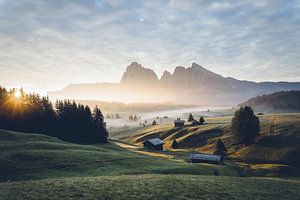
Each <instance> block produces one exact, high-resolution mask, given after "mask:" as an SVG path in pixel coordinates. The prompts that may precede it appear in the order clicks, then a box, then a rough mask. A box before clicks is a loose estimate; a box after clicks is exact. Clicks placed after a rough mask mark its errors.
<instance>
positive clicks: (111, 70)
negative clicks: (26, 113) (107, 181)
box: [0, 0, 300, 89]
mask: <svg viewBox="0 0 300 200" xmlns="http://www.w3.org/2000/svg"><path fill="white" fill-rule="evenodd" d="M0 9H1V12H0V47H1V48H0V59H1V63H0V69H1V72H0V78H1V81H2V84H6V85H18V84H27V85H30V86H31V87H41V88H43V89H52V88H62V87H63V86H64V85H67V84H69V83H74V82H118V81H119V79H120V77H121V75H122V73H123V71H124V70H125V67H126V66H127V65H128V64H129V63H130V62H132V61H138V62H140V63H142V64H143V65H145V66H147V67H151V68H153V69H154V70H155V71H156V72H157V73H158V74H159V75H160V74H162V73H163V71H164V70H169V71H173V69H174V67H175V66H177V65H183V66H189V65H190V64H191V62H192V61H195V62H198V63H199V64H201V65H203V66H204V67H207V68H208V69H211V70H213V71H215V72H218V73H220V74H222V75H224V76H232V77H235V78H240V79H247V80H256V81H265V80H270V81H271V80H273V81H279V80H290V81H300V79H299V77H300V56H299V53H298V52H300V41H299V38H300V26H299V25H300V16H299V13H300V12H299V11H300V6H299V1H295V0H291V1H289V3H287V2H286V1H284V0H278V1H250V0H248V1H240V2H237V1H222V2H220V1H198V0H189V1H179V0H170V1H125V0H106V1H104V0H74V1H67V0H52V1H46V0H41V1H30V0H22V1H21V0H15V1H3V0H2V1H1V0H0ZM262 72H263V73H262ZM261 74H264V76H262V75H261ZM11 77H14V78H11Z"/></svg>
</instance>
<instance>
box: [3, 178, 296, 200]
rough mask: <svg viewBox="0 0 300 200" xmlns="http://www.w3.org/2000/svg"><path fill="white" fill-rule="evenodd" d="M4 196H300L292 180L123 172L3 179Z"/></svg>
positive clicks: (138, 197)
mask: <svg viewBox="0 0 300 200" xmlns="http://www.w3.org/2000/svg"><path fill="white" fill-rule="evenodd" d="M0 198H1V199H32V200H39V199H65V200H67V199H170V200H171V199H172V200H173V199H254V198H255V199H295V200H296V199H299V198H300V182H299V181H292V180H279V179H265V178H239V177H226V176H218V177H217V176H195V175H160V174H155V175H154V174H150V175H122V176H102V177H101V176H99V177H76V178H59V179H44V180H39V181H21V182H8V183H0Z"/></svg>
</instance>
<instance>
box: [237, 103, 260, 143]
mask: <svg viewBox="0 0 300 200" xmlns="http://www.w3.org/2000/svg"><path fill="white" fill-rule="evenodd" d="M259 131H260V123H259V119H258V117H257V116H256V115H255V114H254V111H253V110H252V108H251V107H249V106H245V107H241V108H240V109H239V110H237V111H236V112H235V114H234V117H233V118H232V120H231V132H232V133H233V135H234V137H235V139H236V140H237V142H238V143H240V144H246V145H248V144H251V143H253V142H254V141H255V138H256V136H257V135H258V133H259Z"/></svg>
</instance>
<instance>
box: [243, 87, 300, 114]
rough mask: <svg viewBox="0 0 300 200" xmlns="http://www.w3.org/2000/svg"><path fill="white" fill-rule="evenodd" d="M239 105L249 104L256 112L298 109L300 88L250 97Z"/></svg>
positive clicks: (299, 109) (299, 107)
mask: <svg viewBox="0 0 300 200" xmlns="http://www.w3.org/2000/svg"><path fill="white" fill-rule="evenodd" d="M239 106H251V107H252V108H254V109H255V111H257V112H266V111H276V110H277V111H282V110H285V111H288V110H291V111H300V90H291V91H281V92H275V93H272V94H265V95H262V96H257V97H255V98H251V99H249V100H247V101H245V102H244V103H241V104H239Z"/></svg>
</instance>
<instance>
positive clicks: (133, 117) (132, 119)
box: [128, 115, 140, 122]
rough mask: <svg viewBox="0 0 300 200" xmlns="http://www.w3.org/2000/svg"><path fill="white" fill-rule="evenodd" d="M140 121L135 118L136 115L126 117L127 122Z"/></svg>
mask: <svg viewBox="0 0 300 200" xmlns="http://www.w3.org/2000/svg"><path fill="white" fill-rule="evenodd" d="M139 119H140V117H137V116H136V115H130V116H129V117H128V120H129V121H135V122H136V121H137V120H139Z"/></svg>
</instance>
